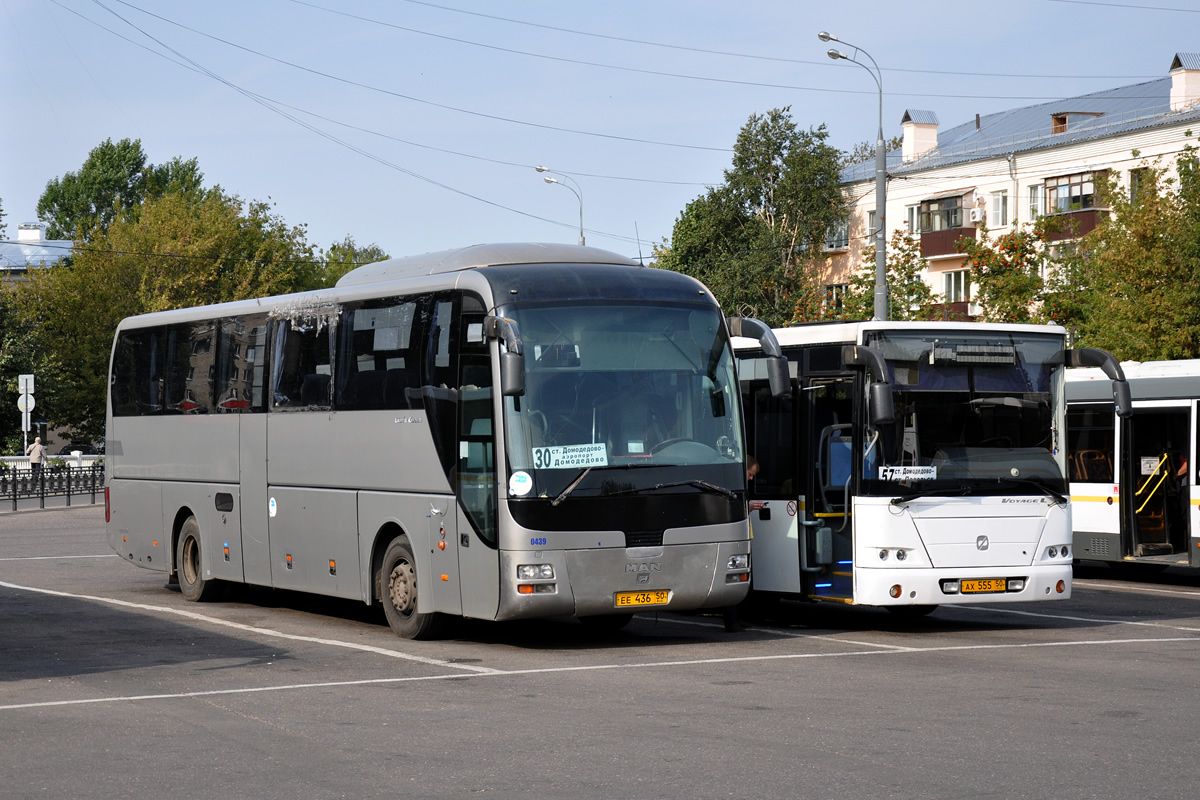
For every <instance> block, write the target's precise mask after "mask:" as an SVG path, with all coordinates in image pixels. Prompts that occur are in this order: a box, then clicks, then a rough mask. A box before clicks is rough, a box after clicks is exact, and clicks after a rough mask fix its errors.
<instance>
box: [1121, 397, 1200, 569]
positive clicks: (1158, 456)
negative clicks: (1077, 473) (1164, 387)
mask: <svg viewBox="0 0 1200 800" xmlns="http://www.w3.org/2000/svg"><path fill="white" fill-rule="evenodd" d="M1193 405H1194V402H1193V401H1180V400H1166V401H1151V402H1144V403H1139V404H1137V405H1136V406H1135V408H1134V411H1133V416H1132V417H1130V418H1129V419H1128V420H1125V424H1124V426H1123V428H1124V431H1123V437H1122V438H1123V442H1122V444H1124V445H1126V448H1124V449H1125V452H1126V453H1127V454H1128V455H1126V456H1125V457H1124V458H1123V459H1122V460H1123V462H1124V463H1123V466H1124V470H1125V475H1123V476H1122V478H1123V479H1122V491H1121V495H1122V496H1121V502H1122V512H1123V514H1124V521H1125V523H1126V527H1127V530H1128V532H1129V536H1128V541H1127V543H1126V544H1127V549H1126V553H1127V555H1130V556H1132V557H1134V558H1137V559H1157V560H1165V561H1168V562H1169V563H1174V562H1176V561H1179V560H1180V556H1181V555H1182V557H1183V563H1187V561H1186V559H1187V553H1188V545H1189V542H1190V536H1189V533H1188V518H1189V515H1190V514H1191V513H1192V512H1191V511H1190V510H1189V507H1190V500H1191V496H1190V489H1189V488H1188V486H1187V484H1186V483H1185V480H1186V478H1187V472H1188V469H1187V468H1186V467H1185V461H1184V459H1185V458H1189V457H1190V455H1191V447H1192V442H1193V440H1194V438H1195V437H1194V436H1193V435H1192V432H1191V430H1192V414H1193V410H1192V406H1193ZM1172 556H1174V557H1172Z"/></svg>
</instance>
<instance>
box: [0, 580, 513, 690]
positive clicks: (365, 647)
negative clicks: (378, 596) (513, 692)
mask: <svg viewBox="0 0 1200 800" xmlns="http://www.w3.org/2000/svg"><path fill="white" fill-rule="evenodd" d="M0 586H3V587H4V588H7V589H17V590H20V591H25V592H37V593H38V594H48V595H51V596H53V597H68V598H71V599H72V600H91V601H93V602H96V603H106V604H108V605H113V606H120V607H122V608H133V609H137V610H139V611H153V612H156V613H162V614H174V615H176V616H180V617H185V618H187V619H191V620H196V621H197V622H207V623H210V624H212V625H223V626H225V627H227V628H234V629H236V630H239V631H245V632H247V633H257V634H259V635H261V636H274V637H276V638H279V639H290V640H292V641H296V642H308V643H310V644H326V645H330V646H332V647H345V648H347V649H349V650H361V651H363V652H366V653H374V654H376V655H381V656H387V657H389V658H401V659H404V660H406V661H415V662H417V663H419V664H429V665H430V666H434V667H449V668H451V669H461V670H466V671H468V672H479V673H488V672H495V671H496V670H493V669H491V668H490V667H477V666H475V665H473V664H456V663H454V662H452V661H445V660H443V659H440V658H426V657H424V656H415V655H412V654H411V653H401V652H399V651H398V650H388V649H387V648H385V647H375V646H373V645H369V644H358V643H356V642H343V641H341V640H339V639H324V638H320V637H317V636H300V635H298V634H294V633H284V632H283V631H276V630H272V629H270V628H259V627H256V626H254V625H243V624H242V623H240V622H231V621H230V620H226V619H221V618H219V617H210V616H207V615H205V614H197V613H196V612H195V611H187V610H185V609H182V608H170V607H168V606H154V605H149V604H147V603H131V602H129V601H127V600H116V599H114V598H111V597H97V596H95V595H87V594H71V593H70V592H58V591H54V590H52V589H39V588H37V587H35V586H20V585H18V584H15V583H7V582H5V581H0Z"/></svg>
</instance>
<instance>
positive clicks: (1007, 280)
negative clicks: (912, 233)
mask: <svg viewBox="0 0 1200 800" xmlns="http://www.w3.org/2000/svg"><path fill="white" fill-rule="evenodd" d="M1049 224H1051V218H1046V217H1042V218H1039V219H1038V221H1037V222H1035V223H1034V224H1033V225H1021V226H1018V227H1017V228H1015V229H1014V230H1012V231H1010V232H1009V233H1005V234H1002V235H1000V236H998V237H996V238H994V239H992V238H989V237H988V235H987V234H988V229H987V227H986V226H980V228H979V236H978V238H971V237H967V236H964V237H962V238H961V239H959V240H958V241H957V242H955V249H957V250H958V252H960V253H962V254H963V255H965V256H966V257H967V258H966V263H967V265H968V266H969V267H970V278H971V283H973V284H974V285H975V286H976V287H977V290H976V294H975V301H976V303H978V304H979V306H980V308H981V310H982V315H981V316H982V317H983V320H984V321H986V322H1036V321H1038V319H1039V313H1040V308H1039V305H1040V302H1041V300H1042V293H1043V289H1044V286H1043V282H1042V264H1043V261H1044V259H1045V257H1046V245H1047V242H1048V241H1049V232H1048V227H1047V226H1048V225H1049Z"/></svg>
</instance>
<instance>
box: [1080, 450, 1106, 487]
mask: <svg viewBox="0 0 1200 800" xmlns="http://www.w3.org/2000/svg"><path fill="white" fill-rule="evenodd" d="M1073 466H1074V468H1075V472H1076V473H1077V474H1078V476H1079V477H1078V480H1081V481H1090V482H1093V483H1108V482H1110V481H1112V479H1113V469H1112V462H1111V461H1110V460H1109V458H1108V454H1106V453H1105V452H1104V451H1102V450H1080V451H1079V452H1078V453H1076V454H1075V459H1074V462H1073Z"/></svg>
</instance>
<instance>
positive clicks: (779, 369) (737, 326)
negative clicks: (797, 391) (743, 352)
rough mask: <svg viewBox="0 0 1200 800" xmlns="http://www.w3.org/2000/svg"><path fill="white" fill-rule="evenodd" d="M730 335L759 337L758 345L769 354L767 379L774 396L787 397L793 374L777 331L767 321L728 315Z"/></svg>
mask: <svg viewBox="0 0 1200 800" xmlns="http://www.w3.org/2000/svg"><path fill="white" fill-rule="evenodd" d="M725 321H726V322H727V323H728V324H729V335H730V336H744V337H746V338H747V339H757V340H758V346H759V347H761V348H762V350H763V353H765V354H766V356H767V381H768V382H769V383H770V385H771V396H772V397H787V396H788V394H789V393H790V392H791V391H792V376H791V373H790V371H789V369H788V360H787V356H785V355H784V354H783V350H782V349H780V347H779V340H778V339H777V338H775V331H773V330H771V329H770V328H769V327H767V323H765V322H763V321H762V320H760V319H754V318H753V317H726V318H725Z"/></svg>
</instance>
